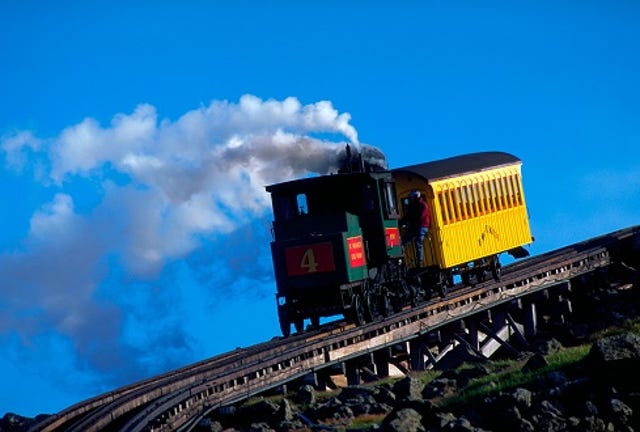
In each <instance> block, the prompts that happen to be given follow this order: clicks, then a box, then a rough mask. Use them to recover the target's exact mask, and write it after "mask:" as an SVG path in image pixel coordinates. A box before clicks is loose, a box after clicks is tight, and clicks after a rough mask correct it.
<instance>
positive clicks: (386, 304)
mask: <svg viewBox="0 0 640 432" xmlns="http://www.w3.org/2000/svg"><path fill="white" fill-rule="evenodd" d="M380 303H381V305H380V310H381V311H382V315H383V316H385V317H388V316H391V315H393V307H392V306H391V299H390V298H389V295H388V294H387V293H386V292H385V293H383V294H382V296H381V298H380Z"/></svg>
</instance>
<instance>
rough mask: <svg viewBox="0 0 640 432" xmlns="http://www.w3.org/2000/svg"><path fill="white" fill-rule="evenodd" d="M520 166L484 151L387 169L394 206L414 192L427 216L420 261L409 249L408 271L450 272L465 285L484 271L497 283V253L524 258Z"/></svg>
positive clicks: (526, 237)
mask: <svg viewBox="0 0 640 432" xmlns="http://www.w3.org/2000/svg"><path fill="white" fill-rule="evenodd" d="M521 166H522V161H521V160H520V159H518V158H517V157H515V156H513V155H511V154H508V153H503V152H483V153H473V154H467V155H462V156H456V157H452V158H449V159H443V160H438V161H433V162H427V163H423V164H418V165H413V166H408V167H404V168H398V169H394V170H392V173H393V177H394V180H395V182H396V192H397V195H398V199H399V201H401V202H403V203H406V202H407V197H408V196H409V193H410V192H411V191H412V190H418V191H420V192H421V194H422V195H423V196H424V197H425V198H426V201H427V204H428V206H429V209H430V211H431V227H430V229H429V233H428V235H427V237H426V238H425V242H424V262H422V263H416V262H415V252H414V251H413V250H412V248H411V247H408V248H407V250H406V254H407V256H408V261H409V262H408V265H409V267H410V268H411V267H414V268H422V267H431V268H433V267H435V266H437V267H438V268H439V269H449V270H450V274H451V275H453V274H460V275H461V276H462V279H463V281H465V282H466V283H469V277H470V276H472V275H473V276H475V277H477V278H478V279H479V280H484V275H485V272H487V271H488V272H490V273H493V277H494V278H496V279H497V278H498V277H499V270H500V263H499V261H498V254H500V253H503V252H509V253H511V254H512V255H514V256H516V257H521V256H526V255H528V252H527V251H526V250H525V249H523V246H525V245H527V244H529V243H531V242H532V241H533V238H532V236H531V230H530V228H529V218H528V215H527V208H526V201H525V197H524V190H523V187H522V173H521ZM401 210H402V209H401Z"/></svg>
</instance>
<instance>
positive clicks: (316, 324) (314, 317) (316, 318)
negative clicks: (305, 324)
mask: <svg viewBox="0 0 640 432" xmlns="http://www.w3.org/2000/svg"><path fill="white" fill-rule="evenodd" d="M311 327H313V328H314V329H317V328H318V327H320V317H319V316H318V315H312V316H311Z"/></svg>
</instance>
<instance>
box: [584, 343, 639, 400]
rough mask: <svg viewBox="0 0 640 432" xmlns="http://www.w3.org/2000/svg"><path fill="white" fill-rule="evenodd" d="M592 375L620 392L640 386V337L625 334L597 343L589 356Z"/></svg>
mask: <svg viewBox="0 0 640 432" xmlns="http://www.w3.org/2000/svg"><path fill="white" fill-rule="evenodd" d="M587 359H588V364H589V366H590V367H591V371H592V375H593V376H594V377H596V378H597V379H598V380H599V381H600V382H601V383H602V384H605V385H607V386H613V387H615V388H617V389H619V390H624V389H637V388H638V386H639V385H640V374H638V370H639V369H640V335H638V334H636V333H630V332H628V333H624V334H620V335H615V336H609V337H605V338H602V339H600V340H598V341H596V342H595V343H594V344H593V345H592V346H591V350H590V351H589V354H588V356H587Z"/></svg>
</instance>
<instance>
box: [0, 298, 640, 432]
mask: <svg viewBox="0 0 640 432" xmlns="http://www.w3.org/2000/svg"><path fill="white" fill-rule="evenodd" d="M626 288H630V287H629V286H627V287H626ZM635 291H637V290H633V289H625V290H619V289H614V288H609V287H607V288H606V289H598V290H595V291H594V292H593V293H592V294H593V295H594V301H593V302H590V304H589V305H587V307H586V309H585V308H583V309H582V310H583V312H582V313H581V314H580V315H579V316H577V317H576V320H575V321H574V322H573V323H572V324H569V325H565V326H562V327H557V328H553V327H549V328H548V329H547V331H545V332H544V333H543V334H542V335H541V337H540V339H538V340H537V341H535V343H533V344H532V345H531V346H530V347H529V351H526V352H524V353H523V354H522V355H521V356H520V357H519V358H518V359H511V360H505V359H499V358H498V359H494V360H484V361H478V362H476V363H466V364H464V365H463V366H462V367H459V368H456V369H453V370H445V371H437V372H427V373H425V374H420V375H419V374H416V375H413V376H408V377H404V378H401V379H396V380H386V381H384V382H382V383H377V384H376V383H373V384H368V385H364V386H356V387H346V388H343V389H341V390H339V391H335V392H323V393H318V392H316V391H315V390H314V389H313V387H311V386H303V387H301V388H300V389H299V390H298V391H296V392H293V393H289V394H287V395H285V396H271V397H264V398H254V399H252V400H250V401H247V402H246V403H244V404H242V405H239V406H235V407H227V408H225V409H222V410H218V411H215V412H213V413H212V414H211V416H210V417H209V418H207V419H205V420H203V421H202V422H201V423H200V424H199V425H198V426H197V427H196V430H197V431H199V432H203V431H216V432H218V431H223V430H226V431H229V432H231V431H256V432H263V431H264V432H267V431H321V430H336V431H349V430H364V431H366V430H384V431H403V432H404V431H406V432H411V431H581V432H582V431H585V432H589V431H603V432H604V431H607V432H608V431H634V430H640V320H639V319H638V317H639V315H638V306H640V302H639V301H638V294H637V293H636V292H635ZM583 306H584V305H583ZM33 421H34V419H28V418H24V417H21V416H18V415H15V414H6V415H5V416H4V417H3V418H2V419H0V432H22V431H25V430H27V429H28V428H29V426H30V425H31V424H32V423H33Z"/></svg>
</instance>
